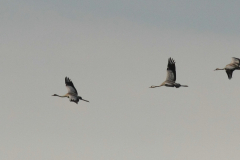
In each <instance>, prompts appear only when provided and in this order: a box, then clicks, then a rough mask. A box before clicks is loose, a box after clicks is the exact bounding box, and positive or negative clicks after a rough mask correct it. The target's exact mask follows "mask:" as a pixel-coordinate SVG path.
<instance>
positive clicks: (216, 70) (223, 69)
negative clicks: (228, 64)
mask: <svg viewBox="0 0 240 160" xmlns="http://www.w3.org/2000/svg"><path fill="white" fill-rule="evenodd" d="M217 70H225V68H222V69H220V68H217V69H215V71H217Z"/></svg>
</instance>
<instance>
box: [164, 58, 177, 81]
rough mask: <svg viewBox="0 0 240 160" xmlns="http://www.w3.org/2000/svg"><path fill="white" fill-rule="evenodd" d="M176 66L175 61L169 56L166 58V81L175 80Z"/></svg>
mask: <svg viewBox="0 0 240 160" xmlns="http://www.w3.org/2000/svg"><path fill="white" fill-rule="evenodd" d="M176 78H177V77H176V67H175V61H174V60H173V59H172V58H171V57H170V58H169V59H168V67H167V78H166V80H167V81H174V82H175V81H176Z"/></svg>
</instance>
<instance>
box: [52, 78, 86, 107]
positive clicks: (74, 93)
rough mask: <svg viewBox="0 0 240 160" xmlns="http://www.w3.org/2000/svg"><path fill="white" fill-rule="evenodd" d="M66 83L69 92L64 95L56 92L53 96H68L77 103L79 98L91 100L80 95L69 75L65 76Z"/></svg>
mask: <svg viewBox="0 0 240 160" xmlns="http://www.w3.org/2000/svg"><path fill="white" fill-rule="evenodd" d="M65 84H66V87H67V90H68V93H67V94H65V95H63V96H59V95H57V94H54V95H52V96H58V97H62V98H64V97H67V98H69V101H70V102H75V103H76V104H78V101H79V100H82V101H86V102H89V101H87V100H85V99H82V97H80V96H78V92H77V90H76V88H75V87H74V85H73V83H72V81H71V80H70V79H69V78H68V77H65Z"/></svg>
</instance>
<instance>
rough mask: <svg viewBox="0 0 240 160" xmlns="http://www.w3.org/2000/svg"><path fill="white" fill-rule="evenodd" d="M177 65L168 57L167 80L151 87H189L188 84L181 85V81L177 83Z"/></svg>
mask: <svg viewBox="0 0 240 160" xmlns="http://www.w3.org/2000/svg"><path fill="white" fill-rule="evenodd" d="M175 81H176V67H175V61H174V60H173V59H172V58H171V57H170V58H169V59H168V66H167V78H166V80H165V81H164V82H163V83H162V84H161V85H159V86H154V85H152V86H151V87H149V88H156V87H161V86H166V87H176V88H179V87H188V86H187V85H181V84H179V83H176V82H175Z"/></svg>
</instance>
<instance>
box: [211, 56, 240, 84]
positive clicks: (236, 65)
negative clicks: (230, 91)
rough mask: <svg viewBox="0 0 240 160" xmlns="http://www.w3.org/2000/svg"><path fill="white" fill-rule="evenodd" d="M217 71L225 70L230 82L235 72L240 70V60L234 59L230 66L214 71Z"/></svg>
mask: <svg viewBox="0 0 240 160" xmlns="http://www.w3.org/2000/svg"><path fill="white" fill-rule="evenodd" d="M217 70H225V71H226V73H227V75H228V79H229V80H230V79H231V78H232V74H233V71H234V70H240V59H239V58H235V57H232V62H231V63H230V64H228V65H226V66H225V67H224V68H222V69H220V68H217V69H215V70H214V71H217Z"/></svg>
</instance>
